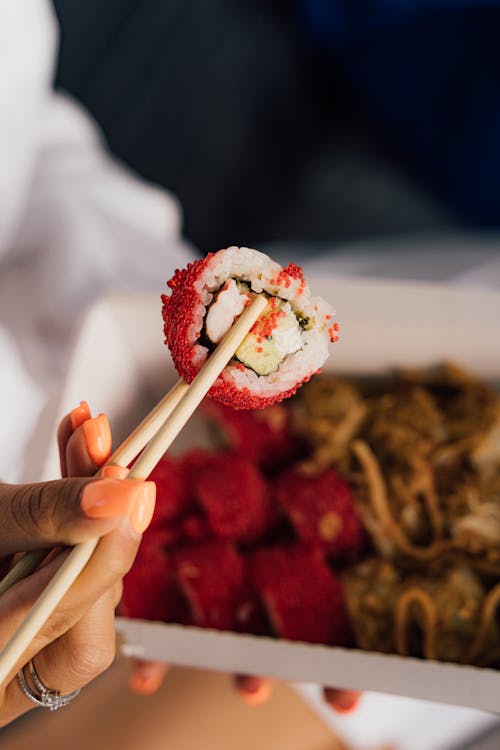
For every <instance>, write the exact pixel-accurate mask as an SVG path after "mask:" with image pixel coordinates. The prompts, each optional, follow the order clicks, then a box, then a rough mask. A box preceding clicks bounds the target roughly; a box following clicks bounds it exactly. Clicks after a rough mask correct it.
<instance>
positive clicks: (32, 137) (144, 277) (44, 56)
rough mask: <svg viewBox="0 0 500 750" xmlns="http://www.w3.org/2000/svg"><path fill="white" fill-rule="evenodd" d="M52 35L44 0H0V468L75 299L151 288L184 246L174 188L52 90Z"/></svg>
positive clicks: (62, 338) (41, 384)
mask: <svg viewBox="0 0 500 750" xmlns="http://www.w3.org/2000/svg"><path fill="white" fill-rule="evenodd" d="M56 43H57V28H56V24H55V19H54V16H53V12H52V9H51V6H50V4H49V2H48V0H22V2H19V0H1V1H0V68H1V69H2V71H3V73H2V77H1V78H0V368H1V375H2V377H1V382H2V392H3V393H4V394H5V398H4V399H3V400H2V404H1V405H0V406H1V412H2V430H1V431H0V475H2V470H3V469H4V468H5V467H7V469H8V471H7V472H5V471H4V472H3V473H4V476H6V478H11V477H12V472H11V471H10V470H9V469H11V468H12V467H13V462H14V463H15V461H14V453H16V451H17V453H16V455H19V451H20V450H21V448H20V446H21V445H22V444H24V445H25V444H26V442H25V441H26V439H27V437H28V435H29V430H31V429H32V428H33V424H34V421H35V420H36V416H37V414H38V413H39V411H40V408H41V406H42V405H43V403H44V401H45V400H46V399H47V396H48V395H49V394H50V393H51V391H52V392H53V391H54V389H55V388H57V386H58V383H59V379H60V375H61V372H62V368H63V365H64V361H65V358H66V354H67V349H68V343H69V341H70V337H71V335H72V332H73V330H74V326H75V322H76V321H77V320H78V318H79V317H80V316H81V315H82V313H83V311H84V309H85V307H86V306H87V305H88V304H89V303H90V302H92V300H93V299H95V298H96V297H98V296H99V295H101V294H103V293H104V292H106V291H107V290H111V289H113V290H115V289H120V288H121V289H123V288H130V289H141V288H142V289H144V288H150V289H154V290H156V291H157V292H158V295H160V292H161V291H162V290H163V287H164V281H165V279H167V278H169V276H170V275H171V274H172V272H173V270H174V269H175V268H176V267H177V266H181V265H185V263H186V261H187V259H189V258H190V257H191V255H192V251H191V250H190V248H189V246H188V245H187V243H185V242H184V241H183V240H182V238H181V215H180V210H179V206H178V204H177V202H176V200H175V199H174V198H173V197H172V196H171V195H169V194H168V193H167V192H166V191H164V190H161V189H159V188H155V187H153V186H151V185H147V184H146V183H144V182H142V181H140V180H139V179H137V178H136V177H135V176H134V175H132V174H131V173H130V171H128V170H127V169H125V168H124V167H123V166H121V165H119V164H118V163H117V162H116V161H115V160H113V159H112V158H111V156H110V155H109V154H108V153H107V151H106V148H105V146H104V144H103V142H102V139H101V136H100V134H99V132H98V130H97V128H96V127H95V125H94V124H93V122H92V121H91V120H90V118H89V117H88V116H87V115H86V114H85V113H84V112H83V110H82V109H81V108H80V107H79V106H77V104H76V103H74V102H73V101H71V100H70V99H69V98H68V97H65V96H62V95H60V94H55V93H54V92H53V91H52V90H51V77H52V74H53V66H54V60H55V48H56ZM159 331H160V333H159V335H160V336H161V320H159ZM4 402H5V403H4ZM23 409H24V411H23ZM25 412H26V413H25ZM27 414H28V415H29V418H28V417H27ZM16 446H17V447H16ZM3 459H5V460H3Z"/></svg>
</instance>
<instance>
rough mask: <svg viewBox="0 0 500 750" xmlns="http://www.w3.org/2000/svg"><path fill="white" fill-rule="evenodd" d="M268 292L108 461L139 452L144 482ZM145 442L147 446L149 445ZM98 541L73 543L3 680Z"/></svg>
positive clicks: (22, 629) (20, 566)
mask: <svg viewBox="0 0 500 750" xmlns="http://www.w3.org/2000/svg"><path fill="white" fill-rule="evenodd" d="M266 304H267V300H266V298H265V297H264V296H262V295H261V296H257V295H255V296H254V297H253V300H252V302H251V304H250V305H249V306H248V307H247V308H246V309H245V310H244V311H243V313H242V314H241V315H240V317H239V318H238V320H237V321H236V323H235V324H234V325H233V326H232V328H230V330H229V331H228V332H227V334H226V335H225V336H224V338H223V339H222V341H221V342H220V343H219V345H218V346H217V348H216V349H215V350H214V352H213V353H212V354H211V355H210V357H209V358H208V359H207V361H206V363H205V365H204V366H203V368H202V369H201V370H200V372H199V373H198V375H197V376H196V377H195V379H194V380H193V382H192V383H191V384H190V385H187V383H185V382H184V381H183V380H180V381H179V382H177V383H176V385H174V387H173V388H172V389H171V390H170V391H169V392H168V393H167V394H166V395H165V396H164V397H163V399H162V400H161V401H160V402H159V403H158V404H157V405H156V406H155V408H154V409H153V410H152V411H151V412H150V413H149V414H148V415H147V417H146V418H145V419H144V420H143V421H142V422H141V424H140V425H139V426H138V427H136V429H135V430H134V431H133V432H132V433H131V434H130V435H129V436H128V438H127V439H126V440H125V441H124V442H123V443H122V445H121V446H120V447H119V448H118V450H117V451H116V452H115V453H114V454H113V455H112V456H111V458H110V459H109V461H108V463H107V465H108V466H109V465H113V466H125V467H126V466H127V465H128V464H129V463H130V462H131V461H132V460H133V459H134V458H135V457H136V456H137V455H138V453H140V451H142V450H143V448H144V451H143V453H142V454H141V455H140V456H139V458H138V459H137V461H136V462H135V463H134V465H133V467H132V468H131V469H130V471H129V473H128V474H127V479H138V480H143V479H147V477H148V476H149V475H150V474H151V472H152V471H153V469H154V468H155V466H156V465H157V464H158V462H159V461H160V459H161V457H162V456H163V454H164V453H165V452H166V451H167V450H168V448H169V447H170V445H171V444H172V442H173V441H174V440H175V438H176V437H177V435H178V434H179V432H180V431H181V430H182V428H183V427H184V425H185V424H186V422H187V421H188V419H189V418H190V417H191V415H192V414H193V412H194V411H195V409H196V408H197V406H199V404H200V403H201V401H202V400H203V398H204V397H205V395H206V394H207V392H208V391H209V390H210V388H211V386H212V385H213V383H214V382H215V380H216V379H217V378H218V377H219V375H220V373H221V372H222V370H223V369H224V367H225V366H226V365H227V363H228V362H229V360H230V359H231V358H232V357H233V355H234V353H235V351H236V350H237V349H238V347H239V345H240V344H241V343H242V341H243V339H244V338H245V336H246V335H247V334H248V332H249V331H250V329H251V328H252V326H253V324H254V323H255V322H256V320H257V318H258V317H259V316H260V315H261V314H262V312H263V311H264V308H265V307H266ZM145 446H146V447H145ZM98 541H99V539H90V540H88V541H86V542H81V543H80V544H77V545H75V547H73V549H72V550H71V552H70V554H69V555H68V557H67V558H66V560H65V561H64V563H63V564H62V565H61V567H60V568H59V570H58V571H57V573H56V574H55V576H54V577H53V578H52V580H51V581H50V583H49V584H48V585H47V587H46V588H45V589H44V591H43V592H42V593H41V594H40V596H39V597H38V599H37V601H36V602H35V604H34V605H33V607H32V608H31V610H30V611H29V613H28V615H27V616H26V618H25V619H24V621H23V622H22V623H21V625H20V626H19V628H18V629H17V630H16V632H15V633H14V635H13V636H12V638H11V639H10V641H9V642H8V643H7V645H6V646H5V648H4V649H3V651H2V652H1V653H0V684H2V683H3V682H4V681H5V680H6V679H7V677H8V676H9V674H10V672H11V671H12V669H13V668H14V667H15V665H16V663H17V662H18V661H19V660H20V658H21V656H22V654H23V653H24V651H25V650H26V649H27V648H28V646H29V644H30V643H31V641H32V640H33V638H34V637H35V636H36V634H37V633H38V631H39V630H40V629H41V628H42V626H43V625H44V623H45V622H46V621H47V619H48V618H49V617H50V615H51V614H52V612H53V611H54V609H55V608H56V607H57V605H58V604H59V602H60V601H61V599H62V598H63V596H64V595H65V594H66V592H67V591H68V589H69V588H70V587H71V585H72V584H73V582H74V581H75V579H76V578H77V577H78V575H79V574H80V572H81V571H82V570H83V568H84V567H85V565H86V564H87V562H88V561H89V559H90V557H91V556H92V554H93V552H94V550H95V548H96V546H97V543H98ZM46 554H47V550H44V551H38V550H37V551H35V552H29V553H27V554H26V555H24V557H22V558H21V560H20V561H19V562H18V563H17V565H16V566H15V567H14V568H13V569H12V570H11V571H10V572H9V573H8V574H7V576H6V577H5V578H4V579H3V580H2V581H1V582H0V594H2V593H3V592H4V591H6V590H7V589H8V588H10V587H11V586H13V585H14V583H17V581H19V580H21V579H22V578H24V577H25V576H26V575H28V574H29V573H31V572H32V571H33V570H34V569H35V568H36V567H37V565H38V564H39V563H40V562H41V560H42V559H43V558H44V557H45V556H46Z"/></svg>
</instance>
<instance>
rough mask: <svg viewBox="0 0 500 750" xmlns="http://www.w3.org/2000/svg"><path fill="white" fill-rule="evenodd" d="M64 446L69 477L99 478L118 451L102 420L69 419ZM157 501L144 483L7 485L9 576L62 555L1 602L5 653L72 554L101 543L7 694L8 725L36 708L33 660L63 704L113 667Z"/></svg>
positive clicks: (2, 703) (0, 705) (3, 513)
mask: <svg viewBox="0 0 500 750" xmlns="http://www.w3.org/2000/svg"><path fill="white" fill-rule="evenodd" d="M84 421H89V420H84ZM59 444H60V446H61V445H63V446H64V450H63V451H62V467H63V473H64V474H66V473H67V472H68V471H71V473H78V474H81V475H87V476H88V475H90V474H93V473H95V471H96V469H97V467H98V465H99V463H102V462H103V461H104V460H105V457H104V456H105V454H106V453H107V454H109V451H110V449H111V435H110V432H109V426H108V425H107V420H106V419H105V417H104V418H102V417H98V418H97V420H90V424H89V425H88V426H87V427H86V428H85V427H84V425H82V424H81V423H80V424H77V423H76V422H75V423H74V425H72V424H71V418H70V417H67V418H66V419H65V420H63V423H62V425H61V429H60V432H59ZM82 444H83V445H84V446H85V451H82V450H81V445H82ZM74 446H77V447H74ZM106 458H107V455H106ZM78 461H80V464H79V463H78ZM154 494H155V492H154V486H153V484H152V483H150V482H137V481H136V480H133V481H127V480H124V481H119V480H116V479H102V480H91V479H85V478H84V479H82V478H75V479H63V480H59V481H56V482H45V483H41V484H31V485H7V484H2V485H0V567H2V568H3V570H4V571H6V570H7V569H8V566H9V562H10V561H11V559H12V556H13V555H15V554H16V553H18V552H20V551H28V550H33V549H48V548H55V549H54V550H53V552H52V553H51V554H50V555H49V557H48V558H47V559H46V560H45V561H44V563H43V564H42V566H41V567H40V568H39V569H38V570H37V571H35V572H34V573H33V574H32V575H30V576H28V577H27V578H26V579H24V580H23V581H20V582H19V583H17V584H15V585H14V586H13V587H12V588H11V589H9V590H8V591H7V592H6V593H5V594H4V595H3V596H2V597H1V598H0V623H1V628H0V648H3V646H4V645H5V644H6V643H7V642H8V640H9V639H10V637H11V636H12V635H13V633H14V632H15V630H16V629H17V627H18V626H19V625H20V623H21V622H22V621H23V620H24V618H25V617H26V615H27V614H28V612H29V610H30V608H31V607H32V606H33V604H34V603H35V601H36V599H37V598H38V596H39V595H40V594H41V592H42V591H43V589H44V588H45V586H46V585H47V584H48V583H49V581H50V580H51V579H52V577H53V576H54V574H55V572H56V571H57V569H58V568H59V567H60V565H61V564H62V562H63V561H64V559H65V558H66V557H67V555H68V553H69V551H68V550H67V549H64V547H66V546H67V545H74V544H75V543H77V542H82V541H85V540H87V539H91V538H95V537H100V541H99V543H98V545H97V548H96V551H95V553H94V555H93V556H92V558H91V560H90V561H89V563H88V564H87V566H86V567H85V569H84V570H83V571H82V573H81V574H80V576H79V577H78V579H77V580H76V582H75V584H74V585H73V586H72V587H71V589H70V590H69V591H68V593H67V594H66V595H65V596H64V597H63V599H62V601H61V602H60V604H59V605H58V607H57V608H56V610H55V611H54V612H53V614H52V615H51V617H50V618H49V619H48V621H47V622H46V623H45V625H44V626H43V628H42V629H41V631H40V632H39V633H38V635H37V636H36V637H35V639H34V640H33V641H32V643H31V644H30V646H29V648H28V649H26V651H25V653H24V654H23V655H22V657H21V658H20V659H19V660H18V662H17V663H16V665H15V666H14V668H13V669H12V670H11V673H10V674H9V676H8V678H7V679H6V681H5V683H4V684H3V685H2V686H1V687H0V725H4V724H7V723H8V722H10V721H12V720H13V719H14V718H16V717H17V716H19V715H20V714H22V713H24V712H25V711H27V710H29V709H30V708H33V707H34V703H32V702H31V701H30V700H29V699H28V698H27V697H26V696H25V695H24V693H23V692H22V690H21V689H20V686H19V684H18V680H17V679H16V674H17V672H18V671H19V670H20V669H21V668H22V667H23V666H24V665H25V664H27V663H28V662H29V661H30V660H32V659H33V661H34V663H36V670H37V672H38V674H39V676H40V678H41V680H42V681H43V683H44V684H45V685H46V686H48V687H49V688H51V689H53V690H57V691H59V692H60V694H61V695H63V696H64V695H67V694H69V693H71V692H73V691H74V690H77V689H79V688H81V687H83V686H84V685H86V684H87V683H88V682H90V681H91V680H92V679H94V678H95V677H96V676H97V675H98V674H100V673H101V672H102V671H104V670H105V669H106V668H107V667H108V666H109V665H110V663H111V662H112V660H113V658H114V652H115V630H114V610H115V606H116V603H117V602H118V600H119V598H120V596H121V589H122V584H121V579H122V577H123V576H124V575H125V573H126V572H127V571H128V570H129V568H130V567H131V565H132V562H133V560H134V558H135V555H136V552H137V549H138V546H139V543H140V540H141V535H142V531H144V523H142V525H139V524H138V521H139V519H140V518H141V519H143V520H144V519H145V517H146V516H149V519H150V517H151V515H152V511H153V507H154ZM146 520H147V519H146Z"/></svg>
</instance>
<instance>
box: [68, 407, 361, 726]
mask: <svg viewBox="0 0 500 750" xmlns="http://www.w3.org/2000/svg"><path fill="white" fill-rule="evenodd" d="M83 403H84V402H83ZM81 408H82V409H84V411H83V412H82V414H81V417H80V418H81V419H82V420H83V422H82V424H83V427H84V429H85V430H86V431H88V430H89V428H88V427H87V428H86V427H85V425H86V424H87V421H86V419H84V417H85V416H86V413H85V408H86V405H85V407H81ZM72 415H73V416H72V417H71V415H70V416H68V417H66V418H65V419H64V420H63V421H62V422H61V425H60V427H59V433H58V442H59V453H60V457H61V471H62V473H63V476H66V475H68V474H69V475H70V476H71V475H77V476H89V475H93V474H94V473H95V472H96V471H97V468H98V467H99V466H101V465H102V464H103V463H104V462H105V461H106V459H107V457H108V456H107V455H106V457H105V458H104V454H105V452H103V453H102V454H101V455H100V456H97V455H96V454H95V453H93V458H92V457H91V456H90V455H89V450H88V443H89V442H92V441H90V440H89V439H87V441H86V440H85V438H86V435H85V433H82V431H80V430H78V429H76V430H75V431H73V425H74V424H75V423H76V422H78V419H79V417H78V408H77V409H75V410H74V411H73V412H72ZM72 421H73V425H72ZM168 670H169V665H168V664H164V663H163V662H151V661H140V660H135V661H133V662H132V670H131V674H130V678H129V686H130V688H131V690H133V691H134V692H135V693H137V694H139V695H151V694H152V693H155V692H156V691H157V690H158V689H159V688H160V686H161V685H162V683H163V680H164V678H165V675H166V674H167V672H168ZM233 681H234V685H235V688H236V690H237V691H238V693H239V695H240V696H241V698H242V699H243V700H244V701H245V702H246V703H248V704H249V705H260V704H262V703H264V702H265V701H267V700H268V698H269V697H270V695H271V693H272V691H273V685H274V682H275V681H274V680H272V679H270V678H265V677H254V676H250V675H234V677H233ZM323 694H324V698H325V701H326V702H327V703H328V704H329V705H330V706H331V707H332V708H333V709H334V710H335V711H337V712H338V713H350V712H351V711H353V710H354V709H355V707H356V706H357V704H358V702H359V699H360V696H361V694H360V693H359V692H357V691H354V690H338V689H335V688H324V690H323Z"/></svg>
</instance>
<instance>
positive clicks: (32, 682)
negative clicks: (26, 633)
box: [17, 659, 80, 711]
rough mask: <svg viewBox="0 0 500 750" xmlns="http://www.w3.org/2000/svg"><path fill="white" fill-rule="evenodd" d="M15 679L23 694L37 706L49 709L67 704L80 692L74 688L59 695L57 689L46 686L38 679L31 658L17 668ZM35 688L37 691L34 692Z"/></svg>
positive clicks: (55, 708) (53, 709)
mask: <svg viewBox="0 0 500 750" xmlns="http://www.w3.org/2000/svg"><path fill="white" fill-rule="evenodd" d="M17 679H18V682H19V686H20V688H21V690H22V691H23V693H24V695H25V696H26V697H27V698H29V699H30V701H32V702H33V703H36V705H37V706H42V708H48V709H49V711H57V709H59V708H62V707H63V706H67V705H68V703H71V701H72V700H73V699H74V698H76V696H77V695H78V694H79V693H80V690H74V691H73V692H72V693H69V694H68V695H61V693H60V692H59V690H52V688H48V687H47V686H46V685H44V684H43V682H42V680H41V679H40V676H39V674H38V672H37V671H36V668H35V663H34V661H33V659H31V660H30V661H29V662H28V663H27V664H25V665H24V667H23V668H22V669H21V670H19V672H18V674H17ZM35 690H37V691H38V692H35Z"/></svg>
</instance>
